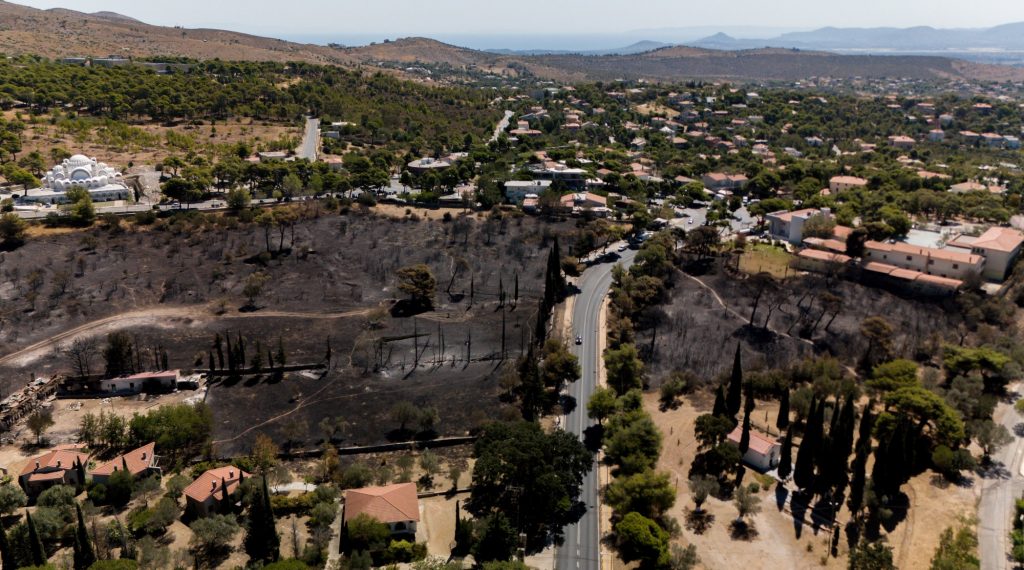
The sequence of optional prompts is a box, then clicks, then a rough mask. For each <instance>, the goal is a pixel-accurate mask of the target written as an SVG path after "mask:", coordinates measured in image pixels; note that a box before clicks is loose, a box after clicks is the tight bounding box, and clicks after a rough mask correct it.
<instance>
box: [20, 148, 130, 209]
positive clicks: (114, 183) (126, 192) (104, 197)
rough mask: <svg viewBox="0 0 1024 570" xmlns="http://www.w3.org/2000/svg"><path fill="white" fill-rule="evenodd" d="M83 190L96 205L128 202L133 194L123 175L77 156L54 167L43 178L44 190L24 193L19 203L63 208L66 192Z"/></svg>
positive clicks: (104, 165)
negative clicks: (76, 188)
mask: <svg viewBox="0 0 1024 570" xmlns="http://www.w3.org/2000/svg"><path fill="white" fill-rule="evenodd" d="M74 187H79V188H84V189H85V190H86V191H88V192H89V196H91V197H92V200H93V202H110V201H112V200H128V199H129V198H130V197H131V190H130V189H129V188H128V186H127V185H126V184H125V183H124V182H123V180H122V179H121V173H120V172H118V171H117V170H115V169H114V168H112V167H110V166H107V165H106V164H104V163H102V162H97V161H96V159H95V158H88V157H86V156H83V155H81V154H76V155H75V156H72V157H71V158H67V159H65V160H64V161H63V162H62V163H61V164H58V165H57V166H54V167H53V168H52V169H51V170H50V171H49V172H47V173H46V174H45V175H44V176H43V187H42V188H33V189H30V190H26V191H25V195H24V196H23V197H22V198H21V199H20V200H19V202H21V203H23V204H62V203H65V202H67V201H68V200H67V196H66V194H67V191H68V190H71V189H72V188H74Z"/></svg>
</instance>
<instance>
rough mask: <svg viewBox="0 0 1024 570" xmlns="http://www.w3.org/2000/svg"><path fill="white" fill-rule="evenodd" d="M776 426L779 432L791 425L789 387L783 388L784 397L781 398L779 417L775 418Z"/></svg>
mask: <svg viewBox="0 0 1024 570" xmlns="http://www.w3.org/2000/svg"><path fill="white" fill-rule="evenodd" d="M775 427H777V428H779V433H782V430H784V429H786V428H788V427H789V387H788V386H787V387H785V388H783V389H782V397H781V398H779V417H778V418H777V419H776V420H775Z"/></svg>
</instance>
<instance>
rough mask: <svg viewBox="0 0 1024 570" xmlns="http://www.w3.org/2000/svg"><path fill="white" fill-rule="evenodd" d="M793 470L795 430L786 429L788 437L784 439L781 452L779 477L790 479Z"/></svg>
mask: <svg viewBox="0 0 1024 570" xmlns="http://www.w3.org/2000/svg"><path fill="white" fill-rule="evenodd" d="M792 472H793V430H786V438H785V439H783V440H782V449H781V450H780V452H779V470H778V474H779V479H782V480H783V481H785V480H786V479H789V476H790V474H791V473H792Z"/></svg>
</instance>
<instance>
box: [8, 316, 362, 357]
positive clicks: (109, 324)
mask: <svg viewBox="0 0 1024 570" xmlns="http://www.w3.org/2000/svg"><path fill="white" fill-rule="evenodd" d="M370 311H371V309H357V310H354V311H345V312H341V313H304V312H294V311H254V312H251V313H231V314H224V315H216V314H213V306H212V305H197V306H188V307H155V308H151V309H144V310H139V311H130V312H127V313H120V314H117V315H111V316H109V317H105V318H102V319H98V320H95V321H92V322H89V323H85V324H83V325H79V326H77V327H74V328H72V329H68V330H66V331H63V332H61V333H58V334H55V335H53V336H51V337H48V338H45V339H43V340H41V341H39V342H36V343H34V344H31V345H29V346H27V347H25V348H22V349H21V350H18V351H16V352H12V353H10V354H7V355H5V356H3V357H0V366H5V365H14V366H27V365H28V364H31V363H32V362H33V361H34V360H36V359H38V358H40V357H41V356H43V355H44V354H46V352H47V351H48V350H50V349H52V348H53V347H54V346H57V345H59V344H60V343H62V342H65V341H73V340H75V339H77V338H81V337H88V336H95V335H98V334H103V333H106V332H111V331H115V330H118V329H123V328H126V327H129V326H167V319H174V318H178V319H182V318H185V319H193V320H196V321H216V320H220V319H275V318H277V319H280V318H302V319H344V318H349V317H357V316H363V315H366V314H368V313H369V312H370Z"/></svg>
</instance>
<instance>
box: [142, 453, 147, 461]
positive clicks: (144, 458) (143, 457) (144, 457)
mask: <svg viewBox="0 0 1024 570" xmlns="http://www.w3.org/2000/svg"><path fill="white" fill-rule="evenodd" d="M142 460H143V461H145V460H146V452H145V451H143V452H142Z"/></svg>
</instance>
